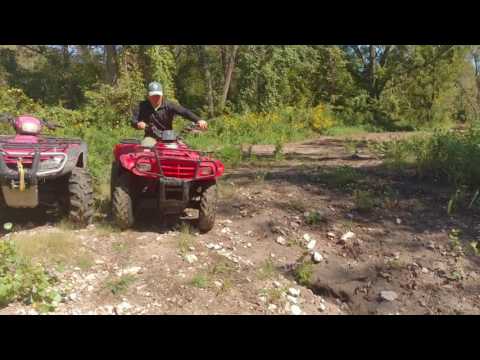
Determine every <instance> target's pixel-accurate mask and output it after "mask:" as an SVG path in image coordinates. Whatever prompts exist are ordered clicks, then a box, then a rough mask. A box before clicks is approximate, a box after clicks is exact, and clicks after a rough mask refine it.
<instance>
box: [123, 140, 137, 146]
mask: <svg viewBox="0 0 480 360" xmlns="http://www.w3.org/2000/svg"><path fill="white" fill-rule="evenodd" d="M140 143H141V141H140V140H138V139H122V140H120V144H135V145H140Z"/></svg>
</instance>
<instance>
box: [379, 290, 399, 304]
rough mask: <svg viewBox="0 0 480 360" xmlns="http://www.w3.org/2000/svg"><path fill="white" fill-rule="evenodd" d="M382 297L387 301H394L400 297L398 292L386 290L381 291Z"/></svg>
mask: <svg viewBox="0 0 480 360" xmlns="http://www.w3.org/2000/svg"><path fill="white" fill-rule="evenodd" d="M380 297H381V298H382V299H383V300H386V301H394V300H395V299H397V298H398V294H397V293H396V292H395V291H387V290H384V291H381V292H380Z"/></svg>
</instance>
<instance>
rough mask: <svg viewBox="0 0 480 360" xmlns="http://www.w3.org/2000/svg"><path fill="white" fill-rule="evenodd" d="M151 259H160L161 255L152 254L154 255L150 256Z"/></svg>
mask: <svg viewBox="0 0 480 360" xmlns="http://www.w3.org/2000/svg"><path fill="white" fill-rule="evenodd" d="M150 259H152V260H158V259H159V256H158V255H152V256H151V257H150Z"/></svg>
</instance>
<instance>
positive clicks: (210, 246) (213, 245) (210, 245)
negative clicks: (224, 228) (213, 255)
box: [207, 243, 215, 249]
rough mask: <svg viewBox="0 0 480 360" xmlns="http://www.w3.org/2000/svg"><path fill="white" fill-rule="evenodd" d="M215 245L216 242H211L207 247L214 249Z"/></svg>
mask: <svg viewBox="0 0 480 360" xmlns="http://www.w3.org/2000/svg"><path fill="white" fill-rule="evenodd" d="M214 247H215V244H212V243H209V244H207V249H213V248H214Z"/></svg>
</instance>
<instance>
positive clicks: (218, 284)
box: [213, 281, 222, 288]
mask: <svg viewBox="0 0 480 360" xmlns="http://www.w3.org/2000/svg"><path fill="white" fill-rule="evenodd" d="M213 283H214V284H215V286H216V287H218V288H221V287H222V283H221V282H220V281H214V282H213Z"/></svg>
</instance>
